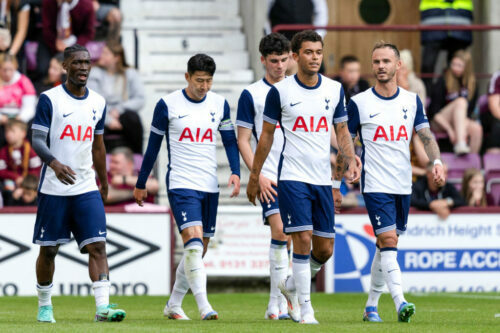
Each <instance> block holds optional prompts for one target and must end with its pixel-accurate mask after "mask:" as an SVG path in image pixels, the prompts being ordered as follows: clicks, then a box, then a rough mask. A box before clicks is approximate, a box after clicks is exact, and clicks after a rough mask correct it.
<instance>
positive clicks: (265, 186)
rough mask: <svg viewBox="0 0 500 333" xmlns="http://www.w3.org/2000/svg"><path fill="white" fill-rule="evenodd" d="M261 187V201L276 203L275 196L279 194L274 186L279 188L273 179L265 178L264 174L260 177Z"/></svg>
mask: <svg viewBox="0 0 500 333" xmlns="http://www.w3.org/2000/svg"><path fill="white" fill-rule="evenodd" d="M259 185H260V196H259V198H260V201H262V202H266V203H269V202H270V201H272V202H274V201H275V200H274V196H278V192H276V190H275V189H274V188H273V186H276V187H277V186H278V185H277V184H276V183H275V182H273V181H272V180H271V179H269V178H266V177H264V176H263V175H262V174H261V175H260V177H259Z"/></svg>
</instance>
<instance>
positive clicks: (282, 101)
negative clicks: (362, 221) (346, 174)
mask: <svg viewBox="0 0 500 333" xmlns="http://www.w3.org/2000/svg"><path fill="white" fill-rule="evenodd" d="M263 118H264V121H266V122H268V123H272V124H276V123H277V122H279V123H280V126H281V130H282V131H283V134H284V138H285V140H284V145H283V151H282V154H281V157H280V163H279V167H278V178H279V180H294V181H300V182H304V183H308V184H313V185H331V166H330V137H331V132H330V131H331V130H332V124H334V123H339V122H343V121H347V113H346V110H345V98H344V90H343V89H342V85H341V84H340V83H339V82H337V81H333V80H331V79H329V78H327V77H325V76H322V75H319V74H318V83H317V85H316V86H314V87H308V86H306V85H304V84H303V83H302V82H300V81H299V79H298V78H297V75H294V76H289V77H287V78H285V79H284V80H282V81H280V82H278V83H276V84H275V85H274V86H273V87H272V88H270V90H269V93H268V95H267V98H266V105H265V109H264V116H263Z"/></svg>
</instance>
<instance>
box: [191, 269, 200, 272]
mask: <svg viewBox="0 0 500 333" xmlns="http://www.w3.org/2000/svg"><path fill="white" fill-rule="evenodd" d="M198 270H199V268H195V269H192V270H191V272H196V271H198Z"/></svg>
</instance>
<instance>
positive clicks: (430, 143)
mask: <svg viewBox="0 0 500 333" xmlns="http://www.w3.org/2000/svg"><path fill="white" fill-rule="evenodd" d="M414 127H415V130H416V131H417V133H418V137H419V138H420V140H421V141H422V144H423V145H424V150H425V153H426V154H427V157H428V158H429V161H433V162H434V168H433V169H432V173H433V175H434V182H435V183H436V185H438V186H443V185H444V183H445V176H444V168H443V163H442V162H441V152H440V151H439V146H438V144H437V142H436V138H435V137H434V134H432V132H431V129H430V127H429V122H428V120H427V117H426V116H425V112H424V107H423V105H422V102H421V101H420V98H419V97H418V96H417V112H416V115H415V122H414Z"/></svg>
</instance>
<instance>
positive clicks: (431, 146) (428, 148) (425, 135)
mask: <svg viewBox="0 0 500 333" xmlns="http://www.w3.org/2000/svg"><path fill="white" fill-rule="evenodd" d="M417 133H418V136H419V137H420V140H422V143H423V144H424V149H425V153H426V154H427V157H429V160H430V161H431V162H432V161H435V160H436V159H439V158H440V157H441V153H440V151H439V147H438V144H437V142H436V139H435V138H434V134H432V132H431V130H430V128H428V127H426V128H422V129H420V130H419V131H418V132H417Z"/></svg>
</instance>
